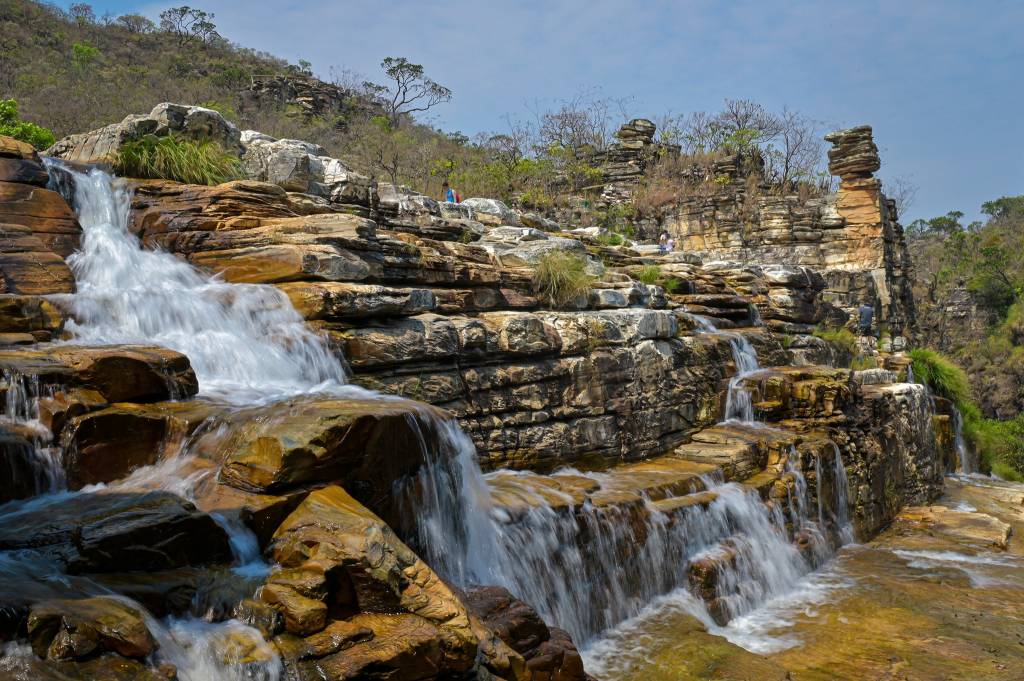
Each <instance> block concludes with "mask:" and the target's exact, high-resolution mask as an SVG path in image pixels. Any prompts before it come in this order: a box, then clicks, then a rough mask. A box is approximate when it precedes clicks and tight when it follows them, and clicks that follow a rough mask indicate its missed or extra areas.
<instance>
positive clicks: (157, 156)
mask: <svg viewBox="0 0 1024 681" xmlns="http://www.w3.org/2000/svg"><path fill="white" fill-rule="evenodd" d="M115 167H116V170H117V172H118V173H119V174H120V175H124V176H126V177H142V178H149V179H157V180H175V181H177V182H184V183H186V184H220V183H221V182H227V181H229V180H234V179H238V178H239V177H241V176H242V173H241V163H240V162H239V160H238V159H237V158H236V157H234V156H232V155H231V154H229V153H228V152H226V151H225V150H224V149H223V148H222V147H221V146H220V145H219V144H217V143H215V142H210V141H194V140H187V139H182V138H180V137H175V136H173V135H168V136H166V137H156V136H155V135H146V136H145V137H142V138H141V139H137V140H132V141H130V142H126V143H125V144H124V145H122V146H121V149H120V151H119V152H118V157H117V163H116V164H115Z"/></svg>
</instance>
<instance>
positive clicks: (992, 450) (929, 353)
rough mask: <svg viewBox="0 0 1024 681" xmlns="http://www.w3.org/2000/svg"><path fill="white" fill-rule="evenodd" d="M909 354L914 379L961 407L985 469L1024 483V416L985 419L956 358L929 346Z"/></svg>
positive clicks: (965, 426)
mask: <svg viewBox="0 0 1024 681" xmlns="http://www.w3.org/2000/svg"><path fill="white" fill-rule="evenodd" d="M909 355H910V359H911V361H912V362H913V365H912V366H913V368H914V378H915V379H916V380H917V381H918V382H919V383H923V384H925V385H927V386H928V387H929V389H930V390H931V391H932V392H933V393H934V394H936V395H939V396H940V397H944V398H946V399H947V400H949V401H950V402H952V403H953V404H954V405H956V408H957V409H958V410H960V415H961V417H962V418H963V429H964V438H965V439H966V440H967V441H968V442H969V443H970V444H971V446H972V447H973V448H974V449H975V451H977V452H978V453H979V454H980V455H981V465H982V469H983V470H989V471H992V472H993V473H995V474H996V475H998V476H999V477H1001V478H1003V479H1005V480H1016V481H1018V482H1024V416H1018V417H1017V418H1015V419H1012V420H1009V421H999V420H997V419H989V418H985V416H984V415H983V414H982V413H981V410H980V409H979V408H978V405H977V404H975V403H974V401H973V400H972V399H971V388H970V383H969V382H968V379H967V372H965V371H964V370H963V369H961V368H960V367H959V366H957V365H956V363H955V362H953V360H951V359H949V358H948V357H945V356H943V355H942V354H940V353H938V352H936V351H934V350H928V349H927V348H916V349H914V350H911V351H910V353H909Z"/></svg>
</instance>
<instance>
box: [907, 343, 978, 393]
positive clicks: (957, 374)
mask: <svg viewBox="0 0 1024 681" xmlns="http://www.w3.org/2000/svg"><path fill="white" fill-rule="evenodd" d="M909 354H910V359H911V361H912V362H913V364H912V366H913V367H914V378H915V379H916V380H917V381H918V382H919V383H924V384H925V385H927V386H928V387H929V388H930V389H931V391H932V392H933V393H934V394H936V395H938V396H940V397H945V398H946V399H947V400H949V401H950V402H952V403H953V404H956V405H958V406H959V405H961V404H967V403H968V402H970V401H971V387H970V385H969V384H968V382H967V372H965V371H964V370H963V369H961V368H960V367H959V366H957V365H956V364H955V363H954V362H953V361H952V360H950V359H948V358H946V357H943V356H942V355H941V354H939V353H938V352H935V351H934V350H928V349H926V348H915V349H914V350H911V351H910V353H909Z"/></svg>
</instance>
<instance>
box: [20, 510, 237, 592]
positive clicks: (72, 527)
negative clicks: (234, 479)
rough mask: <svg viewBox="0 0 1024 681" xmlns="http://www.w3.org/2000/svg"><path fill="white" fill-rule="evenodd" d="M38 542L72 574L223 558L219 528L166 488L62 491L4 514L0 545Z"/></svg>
mask: <svg viewBox="0 0 1024 681" xmlns="http://www.w3.org/2000/svg"><path fill="white" fill-rule="evenodd" d="M25 548H35V549H36V550H38V551H40V552H42V553H44V554H46V555H49V556H53V557H55V558H57V559H59V560H60V561H62V562H63V563H64V564H65V565H66V566H67V570H68V571H69V572H70V573H72V574H82V573H95V572H123V571H131V570H165V569H170V568H174V567H180V566H183V565H202V564H209V563H227V562H230V561H231V548H230V545H229V543H228V539H227V535H226V534H225V533H224V530H223V529H222V528H221V527H220V526H219V525H218V524H217V523H216V522H215V521H214V520H213V519H212V518H211V517H210V516H208V515H206V514H205V513H201V512H199V511H197V510H196V508H195V506H193V505H192V504H191V503H189V502H187V501H185V500H184V499H182V498H180V497H178V496H176V495H174V494H170V493H168V492H146V493H126V492H101V493H91V494H85V495H76V496H69V497H62V498H58V499H55V500H53V501H51V502H50V503H48V504H46V505H44V506H41V507H40V508H39V509H35V510H33V512H31V513H19V514H12V515H8V516H7V517H5V520H4V523H3V525H2V527H0V550H18V549H25Z"/></svg>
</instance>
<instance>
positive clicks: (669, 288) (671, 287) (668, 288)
mask: <svg viewBox="0 0 1024 681" xmlns="http://www.w3.org/2000/svg"><path fill="white" fill-rule="evenodd" d="M661 285H662V286H663V287H664V288H665V293H675V292H676V291H678V290H679V289H681V288H682V286H683V282H682V281H681V280H679V279H676V278H675V277H669V278H668V279H665V280H664V281H662V282H661Z"/></svg>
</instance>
